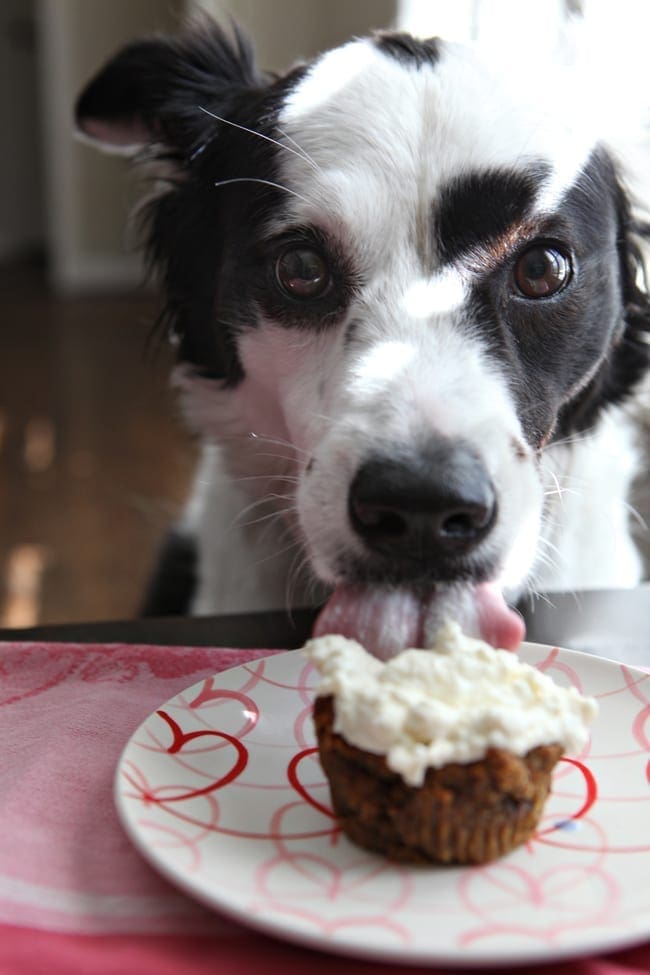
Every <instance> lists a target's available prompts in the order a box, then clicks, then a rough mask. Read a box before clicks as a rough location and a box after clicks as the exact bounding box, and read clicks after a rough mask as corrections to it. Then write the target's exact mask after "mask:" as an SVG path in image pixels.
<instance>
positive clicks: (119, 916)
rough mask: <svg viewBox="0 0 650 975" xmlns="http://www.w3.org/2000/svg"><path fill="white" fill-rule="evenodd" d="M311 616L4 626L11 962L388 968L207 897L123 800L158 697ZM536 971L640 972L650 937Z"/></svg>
mask: <svg viewBox="0 0 650 975" xmlns="http://www.w3.org/2000/svg"><path fill="white" fill-rule="evenodd" d="M645 599H646V596H645V594H643V596H642V598H641V601H640V602H639V605H640V604H641V602H642V603H643V604H644V605H645ZM313 617H314V611H313V610H305V611H300V612H297V613H296V614H295V617H294V619H293V621H287V620H286V618H285V617H284V614H280V615H276V614H260V615H257V616H253V617H248V618H243V619H242V618H239V617H230V618H221V619H219V620H214V619H213V620H176V621H174V620H158V621H151V620H150V621H133V622H130V623H127V622H125V623H122V624H88V625H83V626H81V627H76V628H75V627H61V628H58V627H53V628H49V627H48V628H46V629H43V628H40V629H37V630H33V631H30V632H28V633H25V632H23V633H20V634H18V635H17V634H15V633H14V634H13V636H14V639H13V640H9V636H10V635H11V634H8V633H7V632H5V633H2V634H0V637H1V638H2V640H3V641H4V642H3V643H2V644H0V736H1V737H0V740H1V742H2V748H1V751H0V755H1V759H0V823H1V824H2V829H1V830H0V972H3V973H4V972H7V973H11V975H41V973H47V975H76V973H87V972H88V973H93V975H109V973H115V972H120V973H125V975H131V973H133V975H181V973H182V975H203V973H208V972H210V973H214V972H218V973H219V975H230V973H232V975H235V973H248V972H253V971H256V972H257V971H259V972H261V973H270V975H276V973H277V975H279V973H283V975H291V973H299V972H300V973H302V972H304V971H305V970H310V971H312V972H314V973H322V975H334V973H336V975H347V973H348V972H349V973H352V972H354V973H355V975H357V973H361V975H363V973H364V972H366V971H368V972H370V971H372V972H373V973H376V972H377V969H378V965H377V963H375V962H373V963H369V962H368V963H366V962H363V961H358V960H352V959H344V958H339V957H336V956H334V955H332V956H329V955H326V954H321V953H319V952H314V951H309V950H307V949H301V948H298V947H294V946H292V945H289V944H284V943H282V942H280V941H274V940H272V939H269V938H266V937H264V936H263V935H261V934H257V933H254V932H252V931H249V930H247V929H245V928H243V927H242V926H240V925H239V924H236V923H234V922H232V921H229V920H227V919H225V918H223V917H220V916H218V915H216V914H213V913H211V912H209V911H207V910H205V909H204V908H202V907H200V906H199V905H197V904H195V903H194V902H193V901H191V900H189V899H188V898H186V897H185V896H183V895H182V894H180V893H179V892H178V891H177V890H176V889H175V888H173V887H171V886H170V885H169V884H167V883H166V882H165V881H164V880H162V879H161V878H160V877H159V876H158V875H157V874H156V873H155V872H154V871H153V870H152V869H151V868H150V867H149V866H148V865H147V864H146V863H145V862H144V861H143V860H142V859H141V858H140V856H139V854H138V853H137V852H136V851H135V849H134V848H133V847H132V846H131V844H130V843H129V841H128V840H127V838H126V836H125V834H124V833H123V831H122V829H121V827H120V824H119V823H118V820H117V817H116V813H115V810H114V806H113V802H112V779H113V773H114V769H115V765H116V763H117V760H118V757H119V754H120V752H121V750H122V748H123V746H124V745H125V743H126V742H127V740H128V739H129V737H130V736H131V734H132V733H133V731H134V730H135V729H136V728H137V727H138V725H139V724H140V723H141V722H142V720H144V718H145V717H147V716H148V715H149V714H150V713H151V711H152V710H154V709H155V708H156V707H158V706H159V705H160V704H161V703H162V702H163V701H166V700H167V699H169V698H170V697H172V696H173V695H175V694H176V693H178V692H179V691H181V690H183V689H184V688H186V687H188V686H189V685H191V684H193V683H195V682H197V681H198V680H201V679H202V678H204V677H207V676H209V675H211V674H214V673H217V672H219V671H221V670H224V669H227V668H229V667H232V666H235V665H237V664H240V663H242V662H244V661H248V660H253V659H259V658H260V657H263V656H267V655H268V654H269V652H272V651H271V649H270V648H272V647H281V646H283V647H287V646H298V645H300V644H301V643H302V642H303V639H304V636H305V635H306V633H307V632H308V631H309V627H310V625H311V622H312V620H313ZM17 636H18V637H19V639H17V638H16V637H17ZM145 637H146V639H147V641H148V642H143V639H144V638H145ZM74 638H76V642H71V641H72V640H73V639H74ZM52 641H56V642H52ZM81 641H83V642H81ZM152 641H153V642H154V643H155V642H156V641H158V642H159V643H161V642H162V644H163V645H152ZM256 642H257V643H258V646H259V645H261V644H263V645H264V649H256V648H255V646H254V644H255V643H256ZM557 642H559V641H557ZM171 644H174V646H172V645H171ZM216 644H221V645H222V647H230V649H223V648H221V649H219V648H215V645H216ZM233 645H236V646H235V648H233ZM642 649H643V648H642ZM640 882H647V878H645V880H644V879H643V878H640ZM381 970H382V968H381V966H380V971H381ZM383 970H384V971H385V972H386V973H387V975H397V973H401V975H406V973H407V972H408V971H412V969H409V968H407V967H405V966H401V965H395V964H388V965H386V966H383ZM437 971H438V975H441V973H442V972H443V971H444V970H443V969H438V970H437ZM512 971H513V973H514V972H516V971H520V972H521V973H523V971H530V969H521V970H516V969H513V970H512ZM535 971H536V972H538V973H539V975H633V973H637V975H639V973H641V972H646V973H647V972H649V971H650V944H646V945H642V946H639V947H635V948H632V949H629V950H627V951H623V952H618V953H617V954H615V955H612V956H611V957H607V958H597V959H583V960H581V961H575V962H566V963H563V964H559V965H547V966H542V967H540V968H536V969H535Z"/></svg>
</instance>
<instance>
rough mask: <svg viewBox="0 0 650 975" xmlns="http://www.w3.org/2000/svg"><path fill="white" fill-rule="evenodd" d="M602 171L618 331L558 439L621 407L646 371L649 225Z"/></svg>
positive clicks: (613, 176) (649, 364)
mask: <svg viewBox="0 0 650 975" xmlns="http://www.w3.org/2000/svg"><path fill="white" fill-rule="evenodd" d="M606 171H607V172H608V174H609V192H611V193H612V194H613V201H614V208H615V216H616V221H617V240H616V243H617V253H618V285H619V316H620V317H619V323H618V331H617V334H616V335H615V337H614V341H613V345H612V347H611V348H610V350H609V353H608V355H607V357H606V358H605V359H604V361H603V363H602V365H601V367H600V368H599V369H598V371H597V372H596V374H595V375H594V377H593V378H592V380H591V381H590V382H589V383H588V385H587V386H586V387H585V388H584V389H583V390H582V391H581V392H580V393H579V394H578V396H577V397H576V398H575V399H574V400H572V401H571V402H570V403H568V404H567V405H566V406H565V408H564V410H563V411H562V413H561V415H560V420H559V423H558V433H559V435H560V436H568V435H570V434H574V433H578V432H581V431H583V430H586V429H588V428H589V427H590V426H592V424H593V423H594V421H595V420H596V418H597V417H598V415H599V413H600V411H601V410H602V409H603V407H605V406H609V405H612V404H617V403H623V402H625V400H626V399H627V398H628V397H629V396H630V395H631V394H632V393H634V391H635V390H636V389H638V387H639V385H640V384H641V383H642V382H643V380H644V378H645V377H646V376H647V374H648V370H649V369H650V278H649V274H648V270H649V267H650V260H649V254H650V223H649V222H648V221H647V220H646V219H644V217H643V216H640V215H639V214H638V213H637V209H638V208H637V201H636V200H635V199H634V198H633V196H632V195H631V194H630V192H629V190H628V187H627V185H626V182H625V180H624V179H623V178H622V177H621V175H620V174H619V172H618V171H617V167H616V166H615V165H614V164H613V163H612V162H611V160H610V161H609V163H608V165H607V167H606Z"/></svg>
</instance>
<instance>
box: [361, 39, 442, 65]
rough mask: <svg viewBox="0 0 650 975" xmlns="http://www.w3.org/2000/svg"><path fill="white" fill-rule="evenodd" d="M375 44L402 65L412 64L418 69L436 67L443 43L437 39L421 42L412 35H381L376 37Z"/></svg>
mask: <svg viewBox="0 0 650 975" xmlns="http://www.w3.org/2000/svg"><path fill="white" fill-rule="evenodd" d="M375 44H376V45H377V47H378V48H379V50H380V51H383V52H384V54H388V55H390V57H392V58H395V60H396V61H399V62H400V63H401V64H411V65H415V66H416V67H418V68H421V67H422V66H423V65H425V64H428V65H435V64H436V63H437V62H438V60H439V58H440V51H441V46H442V42H441V41H440V39H439V38H437V37H428V38H427V39H426V40H420V39H418V38H416V37H411V35H410V34H402V33H400V32H396V33H391V32H389V33H380V34H377V35H375Z"/></svg>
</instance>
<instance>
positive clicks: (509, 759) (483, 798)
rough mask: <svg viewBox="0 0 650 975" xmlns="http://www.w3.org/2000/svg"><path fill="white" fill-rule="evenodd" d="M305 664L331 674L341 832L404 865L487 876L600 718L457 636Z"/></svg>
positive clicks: (523, 668) (326, 749)
mask: <svg viewBox="0 0 650 975" xmlns="http://www.w3.org/2000/svg"><path fill="white" fill-rule="evenodd" d="M304 653H305V655H306V656H307V658H308V659H309V660H310V661H312V662H313V663H314V664H315V666H316V667H317V668H318V670H319V671H320V673H321V675H322V681H321V684H320V687H319V688H318V691H317V698H316V702H315V706H314V724H315V728H316V735H317V740H318V748H319V755H320V760H321V764H322V766H323V770H324V772H325V774H326V776H327V778H328V781H329V785H330V791H331V796H332V804H333V808H334V812H335V814H336V816H337V819H338V821H339V823H340V826H341V828H342V830H343V831H344V833H345V834H346V835H347V836H348V838H349V839H350V840H352V841H353V842H354V843H356V844H358V845H359V846H362V847H365V848H366V849H370V850H373V851H375V852H377V853H381V854H383V855H385V856H387V857H389V858H390V859H392V860H396V861H401V862H407V863H431V862H433V863H485V862H487V861H489V860H494V859H495V858H497V857H500V856H503V855H504V854H506V853H508V852H509V851H510V850H512V849H514V848H515V847H517V846H519V845H520V844H521V843H524V842H525V841H526V840H527V839H528V838H529V837H530V836H531V835H532V834H533V833H534V831H535V828H536V826H537V823H538V822H539V818H540V815H541V812H542V809H543V806H544V803H545V801H546V798H547V796H548V794H549V790H550V782H551V773H552V770H553V767H554V766H555V765H556V763H557V762H558V760H559V759H560V757H561V756H562V755H563V754H564V753H565V752H573V753H575V752H579V751H580V750H581V749H582V748H583V747H584V745H585V744H586V741H587V736H588V731H587V727H588V724H589V723H590V722H591V721H592V720H593V718H594V717H595V714H596V703H595V701H593V700H592V699H590V698H585V697H583V696H582V695H581V694H579V692H578V691H577V690H576V689H575V688H573V687H571V688H562V687H559V686H558V685H557V684H555V683H554V682H553V681H552V680H551V678H550V677H547V676H546V675H544V674H542V673H540V672H539V671H538V670H536V669H535V668H533V667H530V666H529V665H527V664H525V663H522V662H521V661H520V660H519V659H518V657H517V656H516V655H515V654H513V653H511V652H509V651H505V650H495V649H493V648H492V647H491V646H489V645H488V644H486V643H483V641H481V640H474V639H471V638H469V637H465V636H464V635H463V634H462V632H461V630H460V627H458V626H457V625H456V624H453V623H450V624H448V625H447V626H445V627H443V629H442V630H441V631H440V633H439V635H438V639H437V642H436V644H435V645H434V647H432V648H431V649H430V650H416V649H412V650H405V651H403V652H402V653H400V654H398V655H397V656H395V657H393V658H392V659H390V660H388V661H386V662H383V661H380V660H377V659H376V658H375V657H373V656H371V655H370V654H369V653H367V652H366V651H365V650H364V648H363V647H362V646H361V645H360V644H359V643H357V642H356V641H354V640H348V639H346V638H345V637H341V636H323V637H319V638H318V639H316V640H311V641H310V642H309V643H308V644H307V645H306V647H305V648H304Z"/></svg>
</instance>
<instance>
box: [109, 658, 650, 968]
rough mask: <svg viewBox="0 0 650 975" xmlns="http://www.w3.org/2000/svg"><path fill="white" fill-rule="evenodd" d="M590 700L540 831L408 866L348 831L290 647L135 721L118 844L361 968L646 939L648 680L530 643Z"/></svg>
mask: <svg viewBox="0 0 650 975" xmlns="http://www.w3.org/2000/svg"><path fill="white" fill-rule="evenodd" d="M520 655H521V658H522V659H524V660H525V661H527V662H528V663H530V664H532V665H534V666H536V667H538V668H539V669H540V670H543V671H545V672H547V673H548V674H550V675H551V676H552V677H553V678H554V679H555V680H556V681H557V682H558V683H560V684H564V685H569V684H573V685H575V686H576V687H577V688H578V689H579V690H580V691H581V692H583V693H585V694H590V695H593V696H595V697H596V698H598V701H599V705H600V710H599V714H598V717H597V719H596V721H595V723H594V726H593V729H592V731H593V733H592V736H591V740H590V742H589V744H588V745H587V747H586V748H585V750H584V752H583V754H581V755H579V756H573V757H571V758H565V759H563V760H562V761H561V762H560V763H559V765H558V766H557V768H556V772H555V775H554V783H553V792H552V795H551V797H550V799H549V800H548V802H547V805H546V808H545V811H544V814H543V818H542V820H541V822H540V825H539V829H538V831H537V833H536V835H535V837H534V838H533V839H532V840H531V841H529V842H528V843H527V844H526V845H525V846H522V847H520V848H519V849H518V850H515V851H514V852H513V853H511V854H509V855H508V856H506V857H504V858H503V859H501V860H498V861H496V862H493V863H491V864H487V865H485V866H480V867H463V868H461V867H405V866H396V865H394V864H391V863H389V862H388V861H386V860H385V859H383V858H382V857H379V856H376V855H374V854H370V853H367V852H365V851H363V850H361V849H359V848H357V847H355V846H354V845H353V844H352V843H350V842H349V841H348V840H347V839H346V838H345V837H344V836H342V835H341V834H340V833H339V831H338V829H337V826H336V822H335V820H334V819H333V817H332V813H331V808H330V804H329V790H328V786H327V783H326V781H325V778H324V775H323V772H322V770H321V767H320V764H319V762H318V758H317V755H316V754H315V748H314V734H313V730H312V723H311V706H312V701H313V695H314V691H313V688H314V687H315V685H316V684H317V683H318V674H317V673H316V671H315V670H314V668H313V666H312V665H311V664H309V663H307V662H306V661H305V660H304V658H303V657H302V655H301V654H300V653H299V652H297V651H291V652H289V653H282V654H278V655H275V656H272V657H268V658H265V659H263V660H257V661H252V662H250V663H246V664H243V665H242V666H239V667H235V668H233V669H232V670H228V671H225V672H224V673H221V674H218V675H216V676H214V677H209V678H207V679H205V680H203V681H201V682H200V683H198V684H195V685H194V686H193V687H190V688H189V689H188V690H186V691H184V692H183V693H182V694H178V695H177V696H176V697H174V698H172V699H171V700H170V701H168V702H167V703H166V704H165V705H163V706H162V707H161V708H160V709H159V710H157V711H156V712H155V713H154V714H152V715H151V716H150V717H149V718H147V720H146V721H145V722H144V723H143V724H142V725H141V726H140V728H139V729H138V730H137V731H136V733H135V734H134V735H133V737H132V738H131V740H130V741H129V743H128V745H127V747H126V749H125V750H124V753H123V754H122V757H121V759H120V762H119V766H118V769H117V774H116V801H117V807H118V812H119V814H120V818H121V820H122V822H123V824H124V827H125V828H126V831H127V833H128V835H129V836H130V838H131V840H132V841H133V842H134V844H135V845H136V847H137V848H138V849H139V850H140V852H141V853H142V854H143V855H144V856H145V857H146V859H148V860H149V861H150V862H151V863H152V864H153V865H154V867H156V868H157V869H158V870H159V871H160V872H161V873H162V874H163V875H164V876H165V877H167V878H168V879H169V880H171V881H172V882H173V883H174V884H176V885H177V886H178V887H180V888H181V889H182V890H184V891H185V892H186V893H188V894H190V895H192V896H193V897H195V898H196V899H198V900H199V901H201V902H203V903H204V904H208V905H210V906H211V907H213V908H216V909H217V910H219V911H221V912H222V913H225V914H228V915H229V916H231V917H234V918H236V919H237V920H239V921H240V922H243V923H244V924H247V925H249V926H251V927H253V928H256V929H258V930H261V931H263V932H265V933H266V934H271V935H274V936H276V937H280V938H283V939H285V940H289V941H293V942H297V943H300V944H302V945H308V946H311V947H316V948H320V949H325V950H328V951H333V952H337V953H342V954H347V955H353V956H358V957H363V958H368V959H380V960H384V961H387V960H393V961H401V962H406V963H410V964H416V965H417V964H421V965H425V964H426V965H431V964H443V963H444V964H452V965H465V966H474V967H480V966H495V965H508V964H512V965H515V964H521V963H525V962H537V961H550V960H556V959H561V958H568V957H572V956H576V955H584V954H596V953H600V952H603V951H605V950H613V949H615V948H621V947H624V946H627V945H630V944H632V943H635V942H639V941H643V940H644V939H645V938H647V937H648V936H650V884H648V882H647V878H648V877H650V829H649V828H648V824H649V823H650V784H649V783H650V674H647V673H644V672H643V671H642V670H638V669H635V668H632V667H627V666H624V665H622V664H618V663H615V662H612V661H609V660H603V659H600V658H597V657H593V656H590V655H588V654H583V653H577V652H573V651H569V650H559V649H557V648H552V647H546V646H541V645H539V644H524V645H523V647H522V649H521V651H520Z"/></svg>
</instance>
